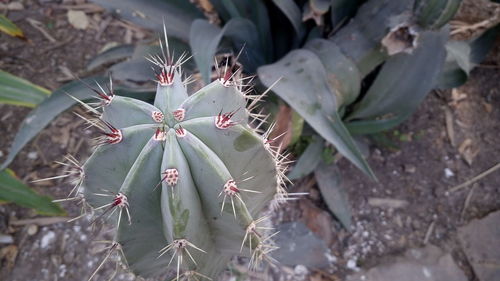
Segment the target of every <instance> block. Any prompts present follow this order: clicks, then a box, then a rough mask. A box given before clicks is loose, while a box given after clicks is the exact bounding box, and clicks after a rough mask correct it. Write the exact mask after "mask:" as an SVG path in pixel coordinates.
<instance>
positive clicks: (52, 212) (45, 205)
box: [0, 170, 66, 216]
mask: <svg viewBox="0 0 500 281" xmlns="http://www.w3.org/2000/svg"><path fill="white" fill-rule="evenodd" d="M0 200H1V201H6V202H12V203H15V204H17V205H19V206H22V207H26V208H32V209H35V210H36V212H37V213H38V214H40V215H47V216H61V215H66V212H65V211H64V210H63V209H62V208H61V207H59V205H58V204H55V203H53V202H52V199H51V198H50V197H48V196H43V195H40V194H38V193H36V192H35V191H34V190H32V189H31V188H30V187H29V186H27V185H25V184H24V183H22V182H21V181H20V180H18V179H17V178H16V177H15V176H14V173H13V172H12V171H11V170H3V171H0Z"/></svg>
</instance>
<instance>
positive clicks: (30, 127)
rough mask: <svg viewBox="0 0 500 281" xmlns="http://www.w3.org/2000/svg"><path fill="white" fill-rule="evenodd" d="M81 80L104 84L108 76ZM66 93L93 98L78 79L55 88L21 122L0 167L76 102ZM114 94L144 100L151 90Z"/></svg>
mask: <svg viewBox="0 0 500 281" xmlns="http://www.w3.org/2000/svg"><path fill="white" fill-rule="evenodd" d="M82 81H84V82H85V83H88V84H94V83H95V82H98V83H100V84H101V85H104V84H105V83H107V81H108V78H105V77H91V78H85V79H82ZM68 94H70V95H71V96H73V97H75V98H77V99H80V100H82V101H86V100H89V99H93V96H92V95H91V94H92V91H91V90H90V89H89V88H88V86H86V85H85V84H83V83H82V82H80V81H73V82H70V83H67V84H65V85H63V86H61V87H60V88H59V89H57V90H55V91H54V92H53V93H52V94H51V95H50V96H49V97H48V98H47V99H45V100H44V101H43V102H42V103H40V104H39V105H38V106H37V107H36V108H35V109H33V111H31V112H30V113H29V114H28V116H26V118H25V119H24V121H23V122H22V123H21V127H20V129H19V131H18V132H17V134H16V136H15V138H14V141H13V142H12V145H11V147H10V151H9V154H8V156H7V159H5V162H3V163H2V165H1V166H0V169H5V168H6V167H7V166H8V165H9V164H10V163H11V162H12V160H14V157H15V156H16V155H17V153H19V151H21V149H22V148H23V147H24V146H25V145H26V144H27V143H28V142H29V141H30V140H31V139H32V138H33V137H34V136H36V135H37V134H38V133H39V132H40V131H41V130H43V128H45V126H47V125H48V124H49V123H50V121H52V120H53V119H54V118H55V117H56V116H57V115H59V114H60V113H62V112H63V111H65V110H66V109H69V108H70V107H71V106H73V105H74V104H76V103H77V102H76V101H75V100H74V99H73V98H71V97H70V96H69V95H68ZM115 94H119V95H123V96H134V97H136V98H139V99H145V100H147V99H150V98H151V95H152V93H151V92H143V93H142V94H140V95H137V92H136V91H133V90H131V89H123V90H121V89H117V90H116V91H115Z"/></svg>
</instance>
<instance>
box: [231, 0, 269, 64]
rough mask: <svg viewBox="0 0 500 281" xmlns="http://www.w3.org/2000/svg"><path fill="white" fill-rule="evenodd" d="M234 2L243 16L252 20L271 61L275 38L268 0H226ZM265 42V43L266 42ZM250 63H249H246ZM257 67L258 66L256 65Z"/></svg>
mask: <svg viewBox="0 0 500 281" xmlns="http://www.w3.org/2000/svg"><path fill="white" fill-rule="evenodd" d="M226 1H228V2H229V1H230V2H233V3H234V5H235V6H236V7H237V9H238V12H239V14H240V15H241V17H244V18H246V19H249V20H251V21H252V22H253V23H254V24H255V27H257V31H258V32H259V36H258V38H261V40H260V42H261V43H262V48H263V50H265V57H266V62H268V61H271V59H272V56H273V40H272V39H273V38H272V36H271V35H272V34H271V31H270V28H271V27H270V23H269V14H268V11H267V7H266V4H265V3H264V2H265V1H266V0H253V1H248V0H226ZM264 43H265V44H264ZM245 64H248V63H245ZM255 68H256V67H255ZM253 72H254V71H253Z"/></svg>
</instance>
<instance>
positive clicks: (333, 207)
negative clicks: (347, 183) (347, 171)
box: [314, 163, 352, 229]
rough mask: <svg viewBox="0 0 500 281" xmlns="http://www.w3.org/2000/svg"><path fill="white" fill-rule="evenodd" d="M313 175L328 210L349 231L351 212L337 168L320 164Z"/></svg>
mask: <svg viewBox="0 0 500 281" xmlns="http://www.w3.org/2000/svg"><path fill="white" fill-rule="evenodd" d="M314 175H315V177H316V182H317V183H318V187H319V190H320V191H321V196H322V197H323V200H325V202H326V205H327V206H328V209H330V211H332V213H333V214H334V215H335V216H336V217H337V219H338V220H339V221H340V222H341V223H342V225H343V226H344V227H345V229H349V228H350V227H351V221H352V219H351V218H352V212H351V207H350V206H349V199H348V196H347V191H346V190H345V188H344V186H343V185H342V176H341V174H340V171H339V169H338V167H337V166H336V165H334V164H332V165H325V164H324V163H322V164H321V165H320V166H319V168H318V169H316V172H315V173H314Z"/></svg>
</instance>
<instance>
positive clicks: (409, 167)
mask: <svg viewBox="0 0 500 281" xmlns="http://www.w3.org/2000/svg"><path fill="white" fill-rule="evenodd" d="M404 171H405V172H406V173H408V174H414V173H415V172H416V171H417V167H415V166H414V165H411V164H406V165H404Z"/></svg>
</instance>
